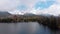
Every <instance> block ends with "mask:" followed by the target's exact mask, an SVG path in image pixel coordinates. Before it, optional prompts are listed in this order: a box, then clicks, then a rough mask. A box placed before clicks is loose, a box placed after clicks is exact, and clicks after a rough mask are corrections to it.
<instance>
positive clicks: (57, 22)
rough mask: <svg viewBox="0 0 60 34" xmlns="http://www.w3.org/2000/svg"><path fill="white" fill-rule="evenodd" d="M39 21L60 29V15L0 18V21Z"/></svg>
mask: <svg viewBox="0 0 60 34" xmlns="http://www.w3.org/2000/svg"><path fill="white" fill-rule="evenodd" d="M17 22H38V23H39V24H43V25H47V26H49V27H50V28H54V29H57V28H59V29H60V16H58V17H56V16H22V17H17V16H16V17H12V18H11V17H7V18H0V23H17Z"/></svg>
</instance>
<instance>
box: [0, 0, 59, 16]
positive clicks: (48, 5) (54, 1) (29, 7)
mask: <svg viewBox="0 0 60 34" xmlns="http://www.w3.org/2000/svg"><path fill="white" fill-rule="evenodd" d="M38 2H39V6H35V5H37V4H36V3H38ZM23 5H24V6H23ZM22 6H23V7H22ZM36 7H37V8H36ZM35 8H36V9H35ZM0 10H1V11H8V12H9V13H11V14H22V15H23V14H24V13H33V14H36V15H39V14H51V15H55V16H58V15H59V14H60V0H0ZM21 10H22V11H21Z"/></svg>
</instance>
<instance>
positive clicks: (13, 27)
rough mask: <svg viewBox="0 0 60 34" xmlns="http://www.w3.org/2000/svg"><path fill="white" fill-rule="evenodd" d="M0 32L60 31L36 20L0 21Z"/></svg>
mask: <svg viewBox="0 0 60 34" xmlns="http://www.w3.org/2000/svg"><path fill="white" fill-rule="evenodd" d="M0 34H60V31H54V30H51V29H50V28H48V27H47V26H43V25H41V24H38V23H37V22H29V23H24V22H20V23H0Z"/></svg>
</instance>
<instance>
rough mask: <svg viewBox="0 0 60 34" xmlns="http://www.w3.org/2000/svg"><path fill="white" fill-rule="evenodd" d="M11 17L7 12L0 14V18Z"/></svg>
mask: <svg viewBox="0 0 60 34" xmlns="http://www.w3.org/2000/svg"><path fill="white" fill-rule="evenodd" d="M9 15H11V14H10V13H8V12H0V17H6V16H9Z"/></svg>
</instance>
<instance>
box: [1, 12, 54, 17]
mask: <svg viewBox="0 0 60 34" xmlns="http://www.w3.org/2000/svg"><path fill="white" fill-rule="evenodd" d="M22 14H23V16H48V17H49V16H52V15H50V14H39V15H36V14H33V13H20V14H19V13H17V14H11V13H9V12H0V17H6V16H11V15H20V16H21V15H22ZM53 16H54V15H53Z"/></svg>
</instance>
